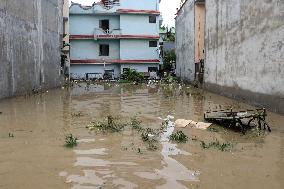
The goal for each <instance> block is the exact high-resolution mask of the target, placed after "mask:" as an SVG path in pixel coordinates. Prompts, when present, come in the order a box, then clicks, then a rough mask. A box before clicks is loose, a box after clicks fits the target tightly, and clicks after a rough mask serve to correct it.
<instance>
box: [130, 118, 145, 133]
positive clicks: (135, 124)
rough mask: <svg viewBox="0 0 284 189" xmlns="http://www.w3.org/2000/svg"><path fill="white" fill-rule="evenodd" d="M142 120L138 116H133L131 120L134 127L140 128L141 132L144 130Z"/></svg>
mask: <svg viewBox="0 0 284 189" xmlns="http://www.w3.org/2000/svg"><path fill="white" fill-rule="evenodd" d="M141 123H142V122H141V121H140V120H138V119H137V117H132V118H131V120H130V125H131V127H132V128H133V129H135V130H138V131H139V132H141V131H142V130H143V128H142V126H141Z"/></svg>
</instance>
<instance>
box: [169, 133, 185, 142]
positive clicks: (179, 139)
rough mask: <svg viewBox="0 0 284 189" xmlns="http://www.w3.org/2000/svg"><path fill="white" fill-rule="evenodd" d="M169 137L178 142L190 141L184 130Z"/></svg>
mask: <svg viewBox="0 0 284 189" xmlns="http://www.w3.org/2000/svg"><path fill="white" fill-rule="evenodd" d="M169 139H170V140H171V141H175V142H177V143H186V142H187V141H188V137H187V136H186V135H185V134H184V133H183V132H182V131H177V132H175V133H173V134H171V135H170V137H169Z"/></svg>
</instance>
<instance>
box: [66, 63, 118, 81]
mask: <svg viewBox="0 0 284 189" xmlns="http://www.w3.org/2000/svg"><path fill="white" fill-rule="evenodd" d="M105 69H106V70H111V69H113V70H114V77H115V78H118V77H119V75H120V66H119V65H118V64H116V65H115V64H107V65H106V67H105ZM70 72H71V77H72V78H73V79H86V73H100V74H101V75H103V74H104V65H103V64H95V65H89V64H86V65H72V66H71V70H70Z"/></svg>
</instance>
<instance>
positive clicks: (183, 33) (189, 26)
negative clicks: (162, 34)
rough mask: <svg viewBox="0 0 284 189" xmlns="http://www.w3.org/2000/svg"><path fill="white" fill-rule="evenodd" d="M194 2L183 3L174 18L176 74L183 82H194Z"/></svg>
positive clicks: (192, 0)
mask: <svg viewBox="0 0 284 189" xmlns="http://www.w3.org/2000/svg"><path fill="white" fill-rule="evenodd" d="M194 32H195V30H194V0H188V1H186V2H185V4H184V6H183V8H182V9H181V10H180V11H179V14H178V15H177V17H176V42H175V43H176V56H177V59H176V74H177V77H179V78H181V79H182V80H185V81H193V80H194V72H195V61H194V59H195V54H194V48H195V46H194Z"/></svg>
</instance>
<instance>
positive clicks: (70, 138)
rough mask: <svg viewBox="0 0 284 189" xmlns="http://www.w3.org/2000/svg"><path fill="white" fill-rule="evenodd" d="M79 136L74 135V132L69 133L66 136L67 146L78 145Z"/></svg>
mask: <svg viewBox="0 0 284 189" xmlns="http://www.w3.org/2000/svg"><path fill="white" fill-rule="evenodd" d="M77 140H78V139H77V137H75V136H73V135H72V134H68V135H66V136H65V146H66V147H68V148H73V147H75V146H77Z"/></svg>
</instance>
